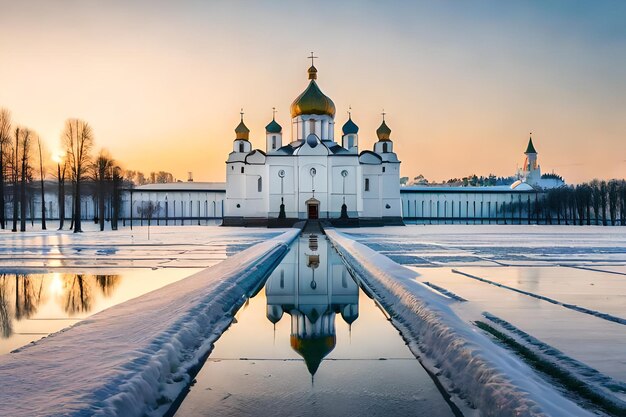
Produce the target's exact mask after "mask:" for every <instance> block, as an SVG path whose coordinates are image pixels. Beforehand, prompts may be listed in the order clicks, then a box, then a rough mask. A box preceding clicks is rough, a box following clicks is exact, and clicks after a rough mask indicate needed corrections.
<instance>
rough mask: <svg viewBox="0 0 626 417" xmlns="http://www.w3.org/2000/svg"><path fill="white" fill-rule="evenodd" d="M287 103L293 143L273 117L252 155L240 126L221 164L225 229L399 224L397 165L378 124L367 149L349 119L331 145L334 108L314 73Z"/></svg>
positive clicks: (386, 134)
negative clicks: (304, 223) (323, 222)
mask: <svg viewBox="0 0 626 417" xmlns="http://www.w3.org/2000/svg"><path fill="white" fill-rule="evenodd" d="M308 78H309V84H308V86H307V87H306V89H305V90H304V92H302V94H300V95H299V96H298V97H297V98H296V99H295V100H294V101H293V103H292V104H291V108H290V110H291V128H292V129H291V132H292V137H290V138H287V137H284V136H283V129H282V127H281V126H280V125H279V124H278V123H277V122H276V120H275V117H274V118H273V119H272V121H271V122H270V123H269V124H268V125H267V126H266V128H265V149H264V150H261V149H253V147H252V143H251V142H250V137H249V136H250V130H249V129H248V128H247V127H246V125H245V123H244V120H243V113H242V115H241V121H240V123H239V125H238V126H237V128H236V129H235V133H236V137H235V140H234V141H233V151H232V152H231V153H230V154H229V155H228V160H227V161H226V196H225V200H224V223H223V224H224V225H231V226H244V225H265V224H268V225H271V224H279V225H282V224H289V223H293V222H295V221H298V220H305V219H328V220H330V221H333V222H343V223H344V224H381V225H382V224H402V204H401V199H400V161H399V160H398V157H397V155H396V154H395V153H394V150H393V142H392V140H391V137H390V135H391V129H389V127H388V126H387V124H386V122H385V120H384V114H383V120H382V123H381V125H380V127H379V128H378V129H377V130H376V134H377V136H378V141H377V142H376V143H375V144H374V149H373V150H361V149H360V148H359V128H358V126H357V125H356V124H355V123H354V121H353V120H352V116H351V114H350V115H349V117H348V120H347V121H346V122H345V124H344V125H343V127H342V135H341V138H338V139H339V140H336V139H335V114H336V108H335V104H334V103H333V101H332V100H331V99H330V98H329V97H327V96H326V95H324V93H322V91H321V90H320V88H319V86H318V85H317V69H316V68H315V66H313V65H311V67H310V68H309V69H308Z"/></svg>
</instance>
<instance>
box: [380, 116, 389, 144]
mask: <svg viewBox="0 0 626 417" xmlns="http://www.w3.org/2000/svg"><path fill="white" fill-rule="evenodd" d="M390 135H391V129H389V126H387V123H385V119H384V118H383V122H382V123H381V124H380V126H379V127H378V129H376V136H378V140H390V139H389V136H390Z"/></svg>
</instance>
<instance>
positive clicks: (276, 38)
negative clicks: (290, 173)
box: [0, 0, 626, 183]
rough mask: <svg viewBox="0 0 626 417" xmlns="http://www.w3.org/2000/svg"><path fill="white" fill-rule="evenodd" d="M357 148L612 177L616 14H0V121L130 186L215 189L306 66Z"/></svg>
mask: <svg viewBox="0 0 626 417" xmlns="http://www.w3.org/2000/svg"><path fill="white" fill-rule="evenodd" d="M310 51H315V55H316V56H318V57H319V59H318V60H316V67H317V68H318V70H319V73H318V76H319V77H318V82H319V86H320V88H321V89H322V91H323V92H324V93H325V94H327V95H328V96H329V97H331V98H332V99H333V101H334V102H335V105H336V107H337V116H336V127H337V130H336V138H339V137H340V129H341V126H342V125H343V123H344V122H345V120H346V119H347V110H348V107H349V106H350V105H351V106H352V115H353V120H354V121H355V122H356V123H357V124H358V125H359V127H360V131H359V139H360V147H361V149H371V147H372V144H373V143H374V140H375V138H376V135H375V130H376V128H377V127H378V125H379V124H380V120H381V116H380V113H381V110H382V109H383V108H384V109H385V111H386V112H387V123H388V125H389V127H390V128H391V129H392V134H391V138H392V140H394V143H395V150H396V152H397V153H398V156H399V158H400V159H401V161H402V175H403V176H409V177H414V176H415V175H417V174H423V175H424V176H426V177H427V178H429V179H430V180H435V181H441V180H443V179H448V178H451V177H462V176H465V175H468V174H472V173H476V174H478V175H481V174H482V175H487V174H489V173H493V174H496V175H498V176H508V175H511V174H513V173H514V171H515V169H516V167H517V166H518V165H520V164H521V163H522V162H523V154H522V153H523V151H524V150H525V148H526V144H527V141H528V134H529V132H531V131H532V132H533V140H534V143H535V147H536V148H537V150H538V152H539V161H540V164H541V167H542V170H543V171H544V172H551V171H553V170H554V171H555V172H556V173H558V174H561V175H562V176H563V177H564V178H565V180H566V181H567V182H569V183H577V182H580V181H584V180H589V179H591V178H594V177H598V178H613V177H619V178H623V177H626V2H624V1H550V0H541V1H518V2H514V1H471V2H470V1H428V2H426V1H424V2H418V1H415V2H413V1H358V2H357V1H341V2H340V1H311V0H309V1H265V2H264V1H236V0H235V1H233V0H231V1H176V2H174V1H154V0H145V1H96V0H56V1H29V0H23V1H7V0H0V63H1V64H0V107H5V108H8V109H9V110H11V112H12V115H13V119H14V121H15V122H17V123H19V124H21V125H24V126H27V127H30V128H32V129H34V130H35V131H37V132H38V133H39V134H40V135H41V136H42V137H43V138H44V140H45V141H46V143H47V146H48V148H49V149H50V150H55V149H58V148H59V136H60V133H61V130H62V127H63V123H64V121H65V119H67V118H69V117H78V118H82V119H84V120H86V121H87V122H89V123H90V124H91V125H92V127H93V129H94V132H95V138H96V143H97V147H98V148H99V147H105V148H107V149H108V150H109V151H110V153H111V154H112V155H113V157H114V158H115V159H116V160H117V161H118V162H119V163H120V164H121V165H122V166H123V167H124V168H127V169H135V170H141V171H144V172H145V173H146V174H148V173H149V172H150V171H157V170H164V171H170V172H172V173H173V174H174V175H175V176H176V177H177V178H179V179H186V176H187V172H188V171H192V172H193V175H194V179H195V180H196V181H223V180H224V177H225V165H224V161H225V160H226V158H227V154H228V152H230V151H231V150H232V141H233V139H234V138H235V134H234V131H233V129H234V128H235V126H236V125H237V123H238V122H239V109H240V108H241V107H243V108H244V111H245V122H246V124H247V126H248V127H249V128H250V130H251V135H250V137H251V141H252V144H253V146H254V147H258V148H261V149H264V148H265V136H264V134H265V133H264V127H265V125H266V124H267V123H268V122H269V121H270V120H271V117H272V107H276V108H277V116H276V119H277V121H278V122H279V123H280V124H281V125H282V126H283V131H284V133H285V136H286V140H285V141H284V142H286V141H288V140H289V135H290V115H289V105H290V104H291V102H292V100H293V99H294V98H295V97H296V96H297V95H298V94H300V93H301V92H302V91H303V90H304V88H305V87H306V85H307V74H306V69H307V68H308V66H309V65H310V61H309V60H307V59H306V57H307V55H309V53H310Z"/></svg>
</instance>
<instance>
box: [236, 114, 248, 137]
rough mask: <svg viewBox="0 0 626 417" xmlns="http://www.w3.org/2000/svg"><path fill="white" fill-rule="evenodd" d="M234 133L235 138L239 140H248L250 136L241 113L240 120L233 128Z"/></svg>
mask: <svg viewBox="0 0 626 417" xmlns="http://www.w3.org/2000/svg"><path fill="white" fill-rule="evenodd" d="M235 134H236V135H237V136H236V139H240V140H248V138H249V137H250V129H248V126H246V124H245V123H244V122H243V114H242V115H241V121H240V122H239V124H238V125H237V127H236V128H235Z"/></svg>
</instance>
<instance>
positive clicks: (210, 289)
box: [0, 226, 299, 416]
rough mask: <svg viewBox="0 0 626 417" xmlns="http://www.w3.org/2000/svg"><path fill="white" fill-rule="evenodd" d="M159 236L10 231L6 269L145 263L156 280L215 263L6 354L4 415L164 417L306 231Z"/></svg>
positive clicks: (169, 232) (161, 231) (5, 236)
mask: <svg viewBox="0 0 626 417" xmlns="http://www.w3.org/2000/svg"><path fill="white" fill-rule="evenodd" d="M151 229H152V230H151V237H150V240H148V239H147V233H145V234H144V232H147V231H146V229H145V228H144V229H139V230H137V228H135V230H133V231H132V232H131V231H130V229H123V230H122V231H118V232H103V233H100V232H87V233H84V234H78V235H74V234H71V233H66V232H62V233H56V232H34V231H33V232H27V233H24V234H19V233H18V234H12V233H11V232H2V233H0V250H1V251H2V253H3V255H4V256H3V258H4V264H3V265H2V270H5V269H9V270H12V271H24V267H26V270H28V271H31V270H33V271H37V272H41V271H45V272H55V271H72V272H76V271H84V270H94V269H97V270H100V269H98V268H101V269H105V270H112V271H119V270H120V269H122V270H123V269H124V268H129V267H130V268H132V267H136V266H137V262H138V260H141V266H142V267H147V268H148V269H144V270H143V271H145V272H146V273H148V274H149V273H151V272H158V271H152V268H158V269H165V268H179V267H182V268H186V269H185V270H186V271H187V270H188V271H192V270H193V269H187V268H197V267H199V266H209V265H213V266H212V267H210V268H207V269H204V270H202V271H200V272H198V273H196V274H194V275H192V276H191V277H189V278H186V279H182V280H180V281H178V282H176V283H174V284H170V285H167V286H164V287H162V288H160V289H158V290H155V291H152V292H150V293H148V294H145V295H143V296H140V297H138V298H135V299H132V300H129V301H126V302H122V303H121V304H118V305H116V306H114V307H111V308H109V309H107V310H104V311H102V312H100V313H98V314H95V315H93V316H91V317H88V318H86V319H85V320H83V321H81V322H79V323H78V324H76V325H74V326H72V327H69V328H67V329H65V330H62V331H60V332H58V333H55V334H53V335H51V336H49V337H46V338H44V339H41V340H39V341H37V342H35V343H32V344H30V345H28V346H26V347H23V348H21V349H18V350H17V351H16V352H14V353H11V354H7V355H3V356H0V385H1V386H2V390H0V415H10V416H20V415H24V416H32V415H66V414H81V415H93V414H100V415H112V414H118V415H143V414H146V413H147V414H150V413H152V412H156V413H157V414H160V413H161V412H162V411H163V409H164V408H165V409H167V407H168V405H169V403H171V401H172V400H173V399H174V398H176V396H177V395H178V394H179V392H180V391H181V390H182V389H183V388H184V387H186V386H187V385H188V383H189V371H190V369H192V368H193V367H195V366H197V364H198V363H199V362H200V361H201V359H202V358H203V357H204V356H206V354H207V353H208V352H209V351H210V349H211V347H212V342H213V341H214V340H215V339H216V338H217V337H219V335H220V334H221V333H222V332H223V330H224V329H225V328H226V327H227V326H228V324H229V323H230V320H231V319H232V313H233V311H235V310H236V309H237V308H238V307H239V306H240V305H241V303H242V302H243V301H244V300H245V297H246V295H247V294H248V293H249V292H250V291H253V290H254V289H255V287H256V286H257V285H258V282H259V280H260V279H261V277H262V276H263V275H264V274H266V273H267V272H268V270H271V269H272V268H273V266H274V264H275V262H276V261H277V260H279V259H280V258H281V257H282V255H283V254H284V253H285V252H286V250H287V246H288V244H289V243H290V242H291V240H293V239H294V238H295V237H296V235H297V234H298V232H299V231H296V230H289V231H286V232H285V231H274V230H272V231H269V230H267V229H231V228H218V227H192V226H187V227H184V228H181V227H162V228H158V227H152V228H151ZM272 236H274V237H273V238H272ZM254 243H258V244H256V245H253V246H252V247H249V248H248V249H245V250H243V251H241V252H239V251H240V250H241V249H243V248H245V247H248V246H250V245H252V244H254ZM237 252H239V253H237ZM231 254H232V256H230V257H229V258H227V259H226V257H227V256H228V255H231ZM71 255H73V256H71ZM25 258H30V259H28V261H25ZM67 258H70V259H67ZM11 259H15V262H12V261H11ZM179 259H182V261H179Z"/></svg>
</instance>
